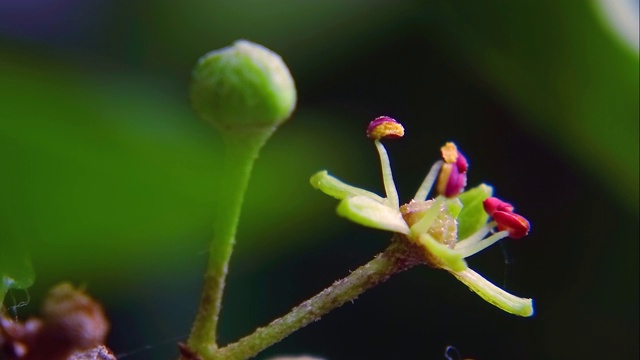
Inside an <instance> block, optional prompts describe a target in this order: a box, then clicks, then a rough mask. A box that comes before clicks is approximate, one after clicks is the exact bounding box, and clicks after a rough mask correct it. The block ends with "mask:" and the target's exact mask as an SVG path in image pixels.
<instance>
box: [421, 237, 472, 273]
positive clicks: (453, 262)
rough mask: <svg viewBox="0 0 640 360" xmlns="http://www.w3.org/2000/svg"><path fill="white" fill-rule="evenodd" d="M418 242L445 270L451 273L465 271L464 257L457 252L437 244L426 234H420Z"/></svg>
mask: <svg viewBox="0 0 640 360" xmlns="http://www.w3.org/2000/svg"><path fill="white" fill-rule="evenodd" d="M418 241H419V242H420V244H422V246H424V247H425V249H427V251H428V252H429V254H431V255H433V256H435V257H437V258H438V259H439V260H440V261H441V265H442V266H443V267H444V268H445V269H447V270H451V271H463V270H465V269H467V262H466V261H464V257H463V256H462V255H461V254H460V253H459V252H457V251H455V250H453V249H450V248H449V247H448V246H446V245H443V244H441V243H439V242H438V241H437V240H436V239H434V238H433V237H432V236H431V235H429V234H428V233H422V234H420V236H419V237H418Z"/></svg>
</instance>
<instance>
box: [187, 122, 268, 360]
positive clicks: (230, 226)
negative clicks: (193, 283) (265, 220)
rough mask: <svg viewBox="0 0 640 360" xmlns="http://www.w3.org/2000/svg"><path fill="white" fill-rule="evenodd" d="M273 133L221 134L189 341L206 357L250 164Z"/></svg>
mask: <svg viewBox="0 0 640 360" xmlns="http://www.w3.org/2000/svg"><path fill="white" fill-rule="evenodd" d="M272 133H273V129H271V128H267V129H264V128H259V129H251V130H238V131H233V132H226V133H224V140H225V154H224V161H223V164H222V166H220V175H223V176H221V186H220V188H219V189H218V194H217V195H218V203H217V216H216V219H215V222H214V237H213V241H212V242H211V247H210V249H209V261H208V265H207V269H206V271H205V274H204V285H203V289H202V296H201V299H200V307H199V309H198V314H197V315H196V319H195V321H194V323H193V328H192V329H191V334H190V336H189V340H188V346H189V348H190V349H191V350H193V351H195V352H196V353H198V354H200V355H202V356H204V357H205V358H208V357H210V356H211V354H212V353H213V351H214V350H215V349H216V348H217V344H216V337H217V327H218V317H219V314H220V307H221V301H222V295H223V292H224V285H225V278H226V276H227V269H228V267H229V259H230V257H231V253H232V251H233V245H234V243H235V235H236V229H237V226H238V220H239V217H240V209H241V207H242V202H243V199H244V193H245V190H246V188H247V184H248V183H249V178H250V175H251V170H252V168H253V163H254V161H255V159H256V158H257V156H258V153H259V151H260V149H261V148H262V146H263V145H264V144H265V142H266V141H267V139H268V138H269V137H270V136H271V134H272Z"/></svg>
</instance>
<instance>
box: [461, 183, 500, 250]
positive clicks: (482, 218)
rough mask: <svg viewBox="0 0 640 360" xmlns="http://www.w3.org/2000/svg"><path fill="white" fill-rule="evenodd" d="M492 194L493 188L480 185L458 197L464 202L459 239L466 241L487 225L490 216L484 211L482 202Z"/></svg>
mask: <svg viewBox="0 0 640 360" xmlns="http://www.w3.org/2000/svg"><path fill="white" fill-rule="evenodd" d="M492 194H493V188H492V187H491V186H489V185H485V184H480V185H479V186H477V187H475V188H473V189H470V190H467V191H465V192H463V193H462V194H460V195H459V196H458V198H459V199H460V201H461V202H462V210H460V214H459V215H458V239H466V238H467V237H469V236H471V235H472V234H473V233H475V232H476V231H478V230H479V229H480V228H481V227H482V226H484V224H486V223H487V220H489V215H488V214H487V213H486V212H485V211H484V207H483V206H482V202H483V201H484V200H485V199H486V198H488V197H490V196H491V195H492Z"/></svg>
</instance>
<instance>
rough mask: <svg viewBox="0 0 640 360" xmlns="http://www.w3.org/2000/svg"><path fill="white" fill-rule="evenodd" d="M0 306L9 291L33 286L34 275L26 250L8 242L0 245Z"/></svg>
mask: <svg viewBox="0 0 640 360" xmlns="http://www.w3.org/2000/svg"><path fill="white" fill-rule="evenodd" d="M0 247H1V248H0V304H2V302H3V301H4V297H5V295H6V294H7V291H9V290H10V289H26V288H28V287H30V286H31V285H32V284H33V280H34V278H35V273H34V271H33V266H32V265H31V259H30V258H29V255H28V254H27V251H26V249H25V248H24V247H23V246H21V245H19V244H17V243H15V242H13V243H12V242H10V241H2V243H1V244H0Z"/></svg>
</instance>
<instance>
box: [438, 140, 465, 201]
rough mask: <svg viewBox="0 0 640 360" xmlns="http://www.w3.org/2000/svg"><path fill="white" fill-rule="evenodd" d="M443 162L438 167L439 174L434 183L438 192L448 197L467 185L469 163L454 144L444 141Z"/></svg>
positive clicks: (458, 192)
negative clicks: (439, 167) (440, 166)
mask: <svg viewBox="0 0 640 360" xmlns="http://www.w3.org/2000/svg"><path fill="white" fill-rule="evenodd" d="M440 151H441V152H442V159H443V160H444V164H443V165H442V168H441V169H440V175H439V176H438V181H437V183H436V190H437V191H438V193H440V194H442V195H444V196H446V197H448V198H450V197H454V196H456V195H458V194H460V193H461V192H462V191H463V190H464V187H465V186H467V169H468V167H469V164H468V163H467V159H466V158H465V157H464V155H462V153H461V152H460V151H458V148H457V147H456V145H455V144H454V143H452V142H448V143H446V144H445V145H444V146H443V147H442V148H440Z"/></svg>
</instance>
